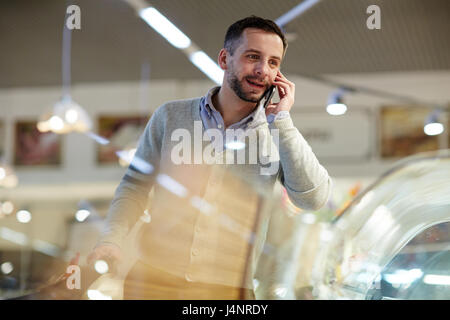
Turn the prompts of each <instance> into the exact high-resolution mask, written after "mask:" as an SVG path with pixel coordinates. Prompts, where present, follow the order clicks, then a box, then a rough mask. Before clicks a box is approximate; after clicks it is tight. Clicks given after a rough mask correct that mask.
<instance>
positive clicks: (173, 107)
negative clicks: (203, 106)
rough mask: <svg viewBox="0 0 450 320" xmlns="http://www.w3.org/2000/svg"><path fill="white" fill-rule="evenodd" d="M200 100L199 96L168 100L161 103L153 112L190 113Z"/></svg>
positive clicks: (161, 113) (164, 114)
mask: <svg viewBox="0 0 450 320" xmlns="http://www.w3.org/2000/svg"><path fill="white" fill-rule="evenodd" d="M200 100H201V97H196V98H189V99H180V100H172V101H168V102H166V103H164V104H163V105H161V106H160V107H159V108H158V109H157V110H156V111H155V113H158V114H160V115H161V116H173V115H186V113H187V114H190V113H192V110H193V108H195V107H196V106H199V103H200Z"/></svg>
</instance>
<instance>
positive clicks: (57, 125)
mask: <svg viewBox="0 0 450 320" xmlns="http://www.w3.org/2000/svg"><path fill="white" fill-rule="evenodd" d="M49 123H50V129H51V130H52V131H60V130H62V129H63V128H64V121H62V119H61V118H60V117H58V116H53V117H51V118H50V120H49Z"/></svg>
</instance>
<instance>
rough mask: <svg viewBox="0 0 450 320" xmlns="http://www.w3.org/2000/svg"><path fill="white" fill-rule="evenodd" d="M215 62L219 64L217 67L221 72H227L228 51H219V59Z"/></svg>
mask: <svg viewBox="0 0 450 320" xmlns="http://www.w3.org/2000/svg"><path fill="white" fill-rule="evenodd" d="M217 61H218V62H219V66H220V68H221V69H222V70H227V69H228V65H227V63H228V51H227V50H226V49H225V48H223V49H222V50H220V52H219V57H218V58H217Z"/></svg>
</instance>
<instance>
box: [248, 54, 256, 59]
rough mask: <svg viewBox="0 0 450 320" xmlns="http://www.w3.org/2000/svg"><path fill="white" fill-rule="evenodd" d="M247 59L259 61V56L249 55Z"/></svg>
mask: <svg viewBox="0 0 450 320" xmlns="http://www.w3.org/2000/svg"><path fill="white" fill-rule="evenodd" d="M248 57H249V58H250V59H259V56H257V55H256V54H250V55H248Z"/></svg>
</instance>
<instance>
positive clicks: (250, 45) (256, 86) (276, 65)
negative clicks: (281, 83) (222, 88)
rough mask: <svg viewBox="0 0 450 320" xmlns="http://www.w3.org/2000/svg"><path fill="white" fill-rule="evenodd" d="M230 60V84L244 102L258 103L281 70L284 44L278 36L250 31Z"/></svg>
mask: <svg viewBox="0 0 450 320" xmlns="http://www.w3.org/2000/svg"><path fill="white" fill-rule="evenodd" d="M227 56H228V57H229V63H228V66H229V67H228V69H227V70H226V80H227V83H228V85H229V86H230V88H231V89H232V90H233V91H234V93H235V94H236V95H237V96H238V97H239V98H241V99H242V100H244V101H247V102H258V101H259V100H260V99H261V97H262V96H263V94H264V92H265V91H266V90H267V89H268V88H269V87H270V86H271V84H272V82H273V81H274V79H275V76H276V75H277V72H278V70H279V69H280V64H281V59H282V57H283V41H282V40H281V38H280V37H279V36H278V35H277V34H275V33H269V32H266V31H263V30H259V29H255V28H248V29H245V30H244V32H243V33H242V35H241V39H240V40H239V43H238V47H237V48H236V49H235V51H234V54H233V55H232V56H231V55H227Z"/></svg>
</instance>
